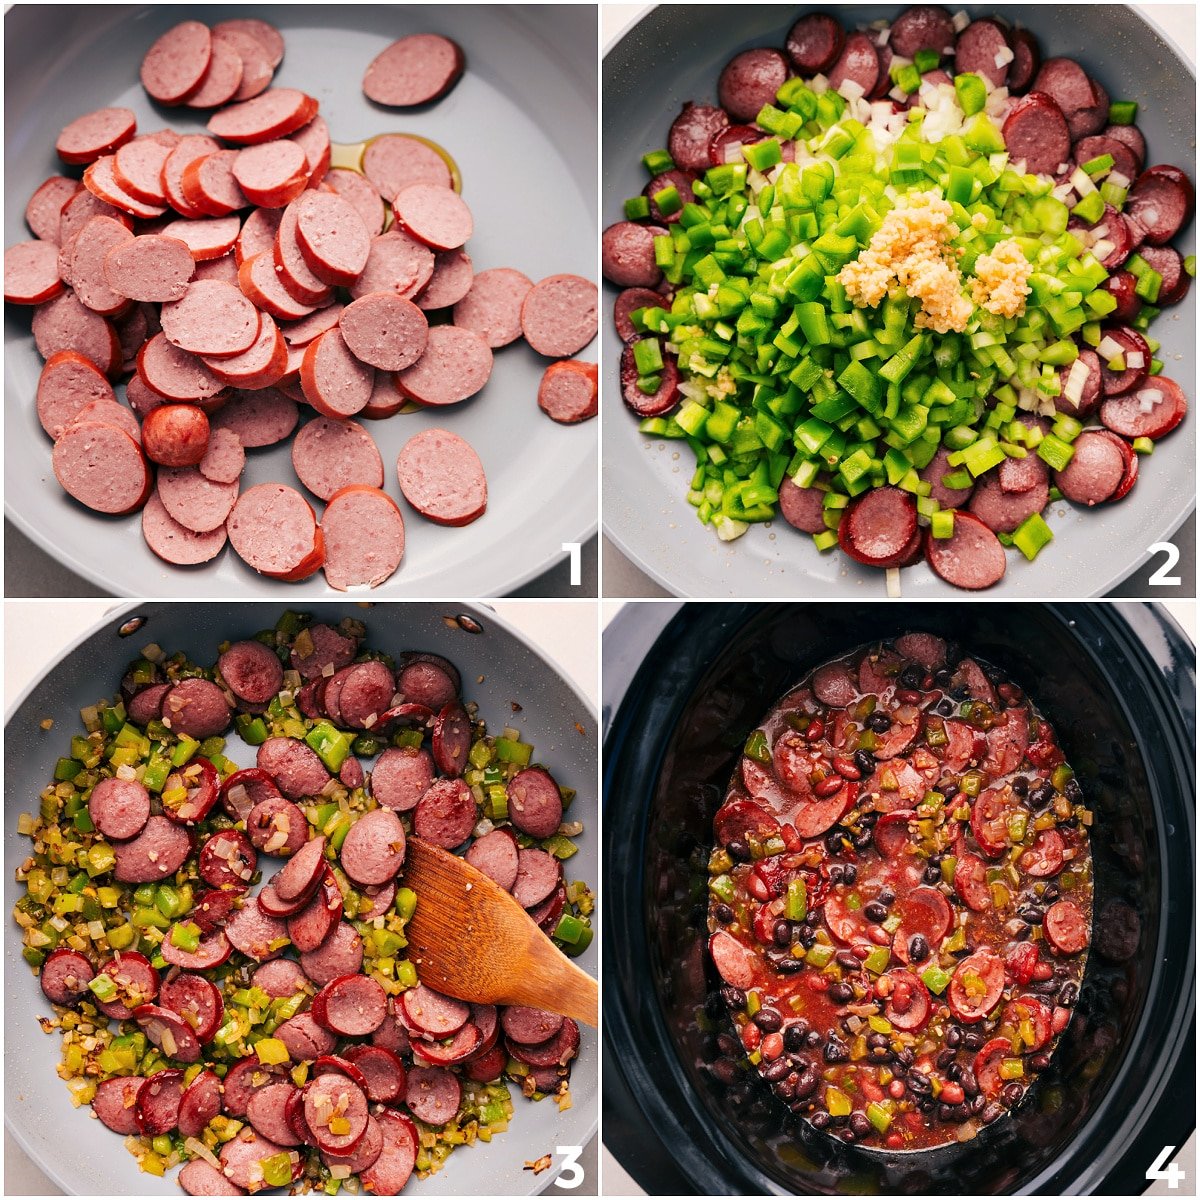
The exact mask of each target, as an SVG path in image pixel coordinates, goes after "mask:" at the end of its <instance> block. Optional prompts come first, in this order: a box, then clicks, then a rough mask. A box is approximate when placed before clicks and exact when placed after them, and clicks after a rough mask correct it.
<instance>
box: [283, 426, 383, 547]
mask: <svg viewBox="0 0 1200 1200" xmlns="http://www.w3.org/2000/svg"><path fill="white" fill-rule="evenodd" d="M292 466H293V467H294V468H295V470H296V474H297V475H298V476H299V478H300V482H301V483H303V484H304V486H305V487H306V488H308V490H309V491H310V492H312V493H313V494H314V495H316V496H320V498H321V499H322V500H330V499H332V498H333V496H334V494H335V493H336V492H339V491H341V490H342V488H344V487H347V486H349V485H350V484H355V483H361V484H366V485H367V486H368V487H373V488H378V487H382V486H383V459H382V458H380V456H379V448H378V447H377V446H376V445H375V440H374V438H372V437H371V435H370V434H369V433H368V432H367V431H366V430H365V429H364V428H363V427H362V426H361V425H359V424H358V423H357V422H356V421H331V420H329V418H327V417H315V418H314V419H313V420H311V421H309V422H308V423H307V424H306V425H305V426H304V427H303V428H302V429H301V430H300V432H299V433H298V434H297V435H296V437H295V440H294V441H293V442H292ZM328 532H329V531H328V530H326V539H327V542H328ZM326 551H327V552H328V544H327V545H326Z"/></svg>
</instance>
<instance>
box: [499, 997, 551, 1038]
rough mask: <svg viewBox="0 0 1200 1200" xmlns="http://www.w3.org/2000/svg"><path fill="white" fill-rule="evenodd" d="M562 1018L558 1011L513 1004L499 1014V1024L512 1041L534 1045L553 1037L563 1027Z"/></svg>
mask: <svg viewBox="0 0 1200 1200" xmlns="http://www.w3.org/2000/svg"><path fill="white" fill-rule="evenodd" d="M564 1020H565V1018H564V1017H562V1016H560V1015H559V1014H558V1013H552V1012H547V1011H546V1010H545V1009H541V1008H526V1007H524V1006H523V1005H519V1004H514V1005H510V1006H509V1007H508V1008H506V1009H505V1010H504V1012H503V1013H502V1014H501V1017H500V1024H501V1025H502V1026H503V1027H504V1032H505V1033H506V1034H507V1035H508V1036H509V1037H510V1038H512V1040H513V1041H514V1042H521V1043H523V1044H525V1045H529V1046H536V1045H538V1044H539V1043H541V1042H548V1041H549V1040H550V1039H551V1038H552V1037H554V1036H555V1035H556V1034H557V1033H558V1031H559V1030H560V1029H561V1028H562V1027H563V1021H564Z"/></svg>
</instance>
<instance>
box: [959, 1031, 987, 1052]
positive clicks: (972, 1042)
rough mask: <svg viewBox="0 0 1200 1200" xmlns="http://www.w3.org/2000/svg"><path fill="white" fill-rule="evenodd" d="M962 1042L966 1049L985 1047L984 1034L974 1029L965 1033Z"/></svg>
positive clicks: (972, 1049) (973, 1049)
mask: <svg viewBox="0 0 1200 1200" xmlns="http://www.w3.org/2000/svg"><path fill="white" fill-rule="evenodd" d="M962 1044H963V1049H964V1050H971V1051H975V1050H981V1049H982V1048H983V1034H982V1033H976V1032H975V1030H973V1029H972V1030H971V1031H970V1032H969V1033H964V1034H963V1040H962Z"/></svg>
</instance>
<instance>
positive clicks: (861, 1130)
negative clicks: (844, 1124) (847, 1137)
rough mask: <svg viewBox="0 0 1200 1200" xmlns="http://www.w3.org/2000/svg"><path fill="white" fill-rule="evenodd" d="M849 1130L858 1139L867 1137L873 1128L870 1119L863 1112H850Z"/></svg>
mask: <svg viewBox="0 0 1200 1200" xmlns="http://www.w3.org/2000/svg"><path fill="white" fill-rule="evenodd" d="M850 1128H851V1129H853V1130H854V1132H855V1134H856V1135H857V1136H858V1137H860V1138H865V1137H869V1136H870V1133H871V1130H872V1129H874V1128H875V1126H874V1125H872V1124H871V1120H870V1118H869V1117H868V1116H867V1114H866V1113H864V1112H852V1113H851V1114H850Z"/></svg>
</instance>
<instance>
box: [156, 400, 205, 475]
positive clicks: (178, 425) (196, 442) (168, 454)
mask: <svg viewBox="0 0 1200 1200" xmlns="http://www.w3.org/2000/svg"><path fill="white" fill-rule="evenodd" d="M142 448H143V449H144V450H145V452H146V457H147V458H149V459H150V461H151V462H156V463H159V464H161V465H162V466H166V467H188V466H194V465H195V464H197V463H198V462H199V461H200V460H201V459H202V458H203V457H204V454H205V451H206V450H207V449H208V417H207V415H206V414H205V412H204V410H203V409H202V408H198V407H197V406H196V405H194V404H163V405H160V406H158V407H157V408H155V409H154V410H152V411H151V412H149V413H147V414H146V420H145V424H144V426H143V428H142Z"/></svg>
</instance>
